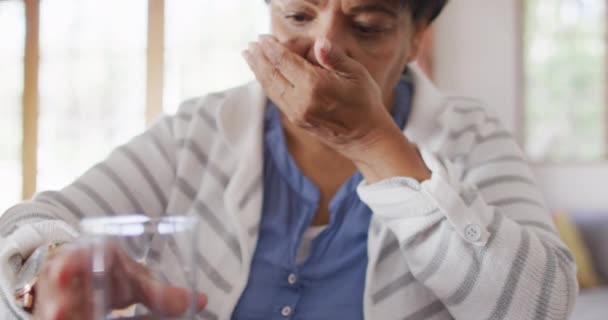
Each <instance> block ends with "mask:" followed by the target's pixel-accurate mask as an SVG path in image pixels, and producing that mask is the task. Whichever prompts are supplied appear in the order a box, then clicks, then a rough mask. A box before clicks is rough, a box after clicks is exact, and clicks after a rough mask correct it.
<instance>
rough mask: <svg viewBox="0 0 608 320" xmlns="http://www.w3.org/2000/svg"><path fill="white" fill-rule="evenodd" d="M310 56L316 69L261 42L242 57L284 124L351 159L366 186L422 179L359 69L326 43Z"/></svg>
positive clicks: (267, 40)
mask: <svg viewBox="0 0 608 320" xmlns="http://www.w3.org/2000/svg"><path fill="white" fill-rule="evenodd" d="M314 52H315V57H316V60H317V61H318V64H319V65H314V64H312V63H310V62H308V61H307V60H306V59H304V58H303V57H301V56H299V55H297V54H295V53H293V52H291V51H290V50H289V49H287V48H286V47H284V46H283V45H282V44H280V43H279V42H278V41H277V40H276V39H275V38H274V37H272V36H261V37H260V41H259V42H257V43H252V44H250V47H249V49H248V50H247V51H245V52H244V53H243V55H244V57H245V59H246V60H247V62H248V64H249V66H250V67H251V69H252V70H253V72H254V73H255V75H256V78H257V79H258V81H259V82H260V83H261V84H262V86H263V87H264V89H265V91H266V94H267V95H268V96H269V97H270V99H272V101H273V102H274V103H275V104H276V105H277V106H278V107H279V108H280V109H281V111H282V112H283V114H285V116H286V117H287V118H288V119H289V121H290V122H292V123H294V124H295V125H297V126H299V127H301V128H304V129H305V130H306V131H308V132H309V133H311V134H313V135H314V136H316V137H317V138H318V139H319V140H320V141H321V142H323V143H325V144H326V145H328V146H330V147H331V148H332V149H334V150H336V151H338V152H340V153H341V154H342V155H344V156H345V157H347V158H349V159H351V160H352V161H353V162H354V163H355V165H357V167H358V168H359V169H360V170H361V172H362V173H363V175H364V176H365V178H366V179H367V180H368V182H374V181H377V180H381V179H385V178H389V177H393V176H410V177H414V178H416V179H418V180H420V181H421V180H425V179H427V178H428V177H429V176H430V172H429V170H428V169H427V168H426V166H425V165H424V162H423V161H422V159H421V157H420V155H419V153H418V151H417V148H416V147H415V146H414V145H413V144H411V143H409V141H408V140H407V139H406V138H405V136H404V135H403V133H402V132H401V130H400V129H399V128H398V127H397V126H396V125H395V123H394V122H393V120H392V118H391V116H390V114H389V113H388V111H387V109H386V107H385V106H384V103H383V97H382V92H381V90H380V88H379V87H378V85H377V83H376V82H375V81H374V79H373V78H372V77H371V75H370V74H369V73H368V72H367V70H366V69H365V67H364V66H363V65H361V64H360V63H358V62H357V61H355V60H354V59H351V58H350V57H348V56H347V55H346V53H345V52H343V51H342V50H341V49H340V48H337V47H335V46H332V44H331V43H330V42H329V41H328V40H326V39H323V40H319V41H316V42H315V47H314Z"/></svg>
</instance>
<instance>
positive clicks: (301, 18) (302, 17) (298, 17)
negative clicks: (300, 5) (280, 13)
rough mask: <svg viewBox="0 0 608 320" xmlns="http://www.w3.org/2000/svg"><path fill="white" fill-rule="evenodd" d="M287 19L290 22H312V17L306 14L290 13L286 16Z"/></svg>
mask: <svg viewBox="0 0 608 320" xmlns="http://www.w3.org/2000/svg"><path fill="white" fill-rule="evenodd" d="M285 18H287V19H288V20H293V21H294V22H297V23H303V22H307V21H310V20H311V18H310V16H308V15H307V14H304V13H290V14H287V15H285Z"/></svg>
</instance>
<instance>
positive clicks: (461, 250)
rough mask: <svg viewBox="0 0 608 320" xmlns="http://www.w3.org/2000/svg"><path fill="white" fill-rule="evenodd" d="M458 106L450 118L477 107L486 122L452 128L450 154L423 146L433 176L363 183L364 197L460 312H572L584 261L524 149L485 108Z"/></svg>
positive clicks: (428, 282) (420, 274) (424, 278)
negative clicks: (555, 216)
mask: <svg viewBox="0 0 608 320" xmlns="http://www.w3.org/2000/svg"><path fill="white" fill-rule="evenodd" d="M455 110H457V108H452V109H451V110H448V111H447V112H446V114H445V117H444V120H445V121H444V122H446V123H449V122H450V121H456V122H460V123H462V121H460V120H459V119H456V118H457V117H464V116H469V117H471V115H472V113H475V112H476V113H478V114H477V116H479V115H480V114H479V113H481V114H482V115H483V116H482V117H481V118H482V119H485V120H484V122H482V123H480V124H478V125H477V124H476V125H473V126H470V127H468V128H466V127H465V129H464V130H463V129H462V128H460V129H458V130H454V129H447V130H446V134H445V135H444V138H445V140H444V142H443V144H444V150H450V151H449V153H450V154H448V155H447V156H436V155H431V154H428V153H423V155H424V160H425V162H426V164H427V165H428V166H429V167H430V169H431V171H432V177H431V178H430V180H426V181H424V182H422V183H418V182H417V181H416V180H415V179H409V178H393V179H388V180H384V181H381V182H378V183H375V184H371V185H365V184H363V185H362V186H361V187H360V188H359V195H360V197H361V199H362V200H363V201H365V202H366V203H367V204H368V205H369V206H370V207H371V208H372V210H373V212H374V214H375V215H376V216H377V217H379V218H380V219H381V221H383V222H384V223H385V224H386V225H387V226H388V228H389V229H390V230H391V231H392V232H393V233H394V234H395V235H396V237H397V238H398V240H399V243H400V247H401V249H402V252H403V254H404V255H405V256H406V260H407V262H408V264H409V267H410V270H411V272H412V274H413V276H414V277H415V278H416V279H417V280H418V281H420V282H421V283H423V284H424V285H425V286H426V287H428V288H429V289H430V290H431V291H433V293H434V294H435V295H436V296H437V297H438V298H439V299H440V300H441V302H442V304H443V305H444V306H445V307H446V308H447V309H448V310H449V312H450V313H451V315H452V316H453V317H455V318H456V319H493V320H495V319H567V318H568V315H569V314H570V312H571V311H572V308H573V306H574V301H575V298H576V296H577V292H578V285H577V282H576V266H575V264H574V261H573V259H572V256H571V255H570V253H569V251H568V249H567V248H566V247H565V246H564V244H563V243H562V242H561V241H560V239H559V238H558V236H557V234H556V232H555V230H554V227H553V223H552V222H551V216H550V214H549V212H548V210H547V209H546V207H545V206H544V204H543V200H542V196H541V192H540V190H539V189H538V187H537V186H536V183H535V181H534V177H533V174H532V171H531V170H530V168H529V166H528V165H527V163H526V161H525V160H524V157H523V154H522V152H521V151H520V149H519V148H518V147H517V145H516V143H515V141H514V139H513V138H512V137H511V135H509V134H507V133H506V132H505V131H504V130H503V129H502V127H501V126H500V125H499V124H497V123H498V122H497V121H496V118H495V117H492V116H489V115H488V114H487V111H485V109H483V108H479V107H476V108H474V109H465V110H459V111H458V112H456V111H455ZM490 122H491V123H490ZM489 127H491V128H493V129H491V130H487V128H489ZM481 128H484V129H485V130H481ZM481 131H483V133H482V132H481ZM471 138H472V141H474V143H473V144H472V146H471V147H467V145H469V146H470V145H471V143H470V141H471ZM467 141H469V142H467Z"/></svg>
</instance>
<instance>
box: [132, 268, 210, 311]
mask: <svg viewBox="0 0 608 320" xmlns="http://www.w3.org/2000/svg"><path fill="white" fill-rule="evenodd" d="M139 286H140V289H141V290H139V292H140V294H141V296H140V297H139V298H140V300H141V301H140V302H141V303H143V304H144V305H145V306H147V307H148V308H150V309H151V310H152V311H154V312H156V313H160V314H163V315H165V316H171V317H176V316H181V315H184V314H185V313H186V312H187V311H189V308H190V307H191V306H192V303H193V302H194V303H195V308H196V309H195V312H196V313H198V312H200V311H203V309H204V308H205V307H206V306H207V296H206V295H204V294H202V293H197V294H196V295H195V296H193V295H192V294H191V293H190V291H188V290H187V289H184V288H178V287H175V286H171V285H167V284H163V283H161V282H159V281H158V280H156V279H153V278H150V277H146V278H142V279H141V280H140V283H139ZM192 299H195V301H192Z"/></svg>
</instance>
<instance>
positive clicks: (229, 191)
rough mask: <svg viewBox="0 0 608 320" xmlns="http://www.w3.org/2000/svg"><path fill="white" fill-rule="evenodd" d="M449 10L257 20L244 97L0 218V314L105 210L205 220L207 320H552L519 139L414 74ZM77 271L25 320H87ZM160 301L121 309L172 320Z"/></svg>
mask: <svg viewBox="0 0 608 320" xmlns="http://www.w3.org/2000/svg"><path fill="white" fill-rule="evenodd" d="M445 2H446V1H445V0H432V1H431V0H394V1H386V0H384V1H383V0H273V1H270V4H269V5H270V10H271V13H272V14H271V16H272V36H262V37H260V39H259V41H257V42H254V43H252V44H251V45H250V46H249V48H248V49H247V50H246V51H245V52H244V53H243V56H244V58H245V59H246V61H247V62H248V64H249V66H250V67H251V69H252V70H253V72H254V73H255V75H256V78H257V80H258V81H257V82H254V83H251V84H248V85H246V86H243V87H239V88H236V89H232V90H229V91H226V92H222V93H218V94H213V95H210V96H208V97H205V98H201V99H194V100H190V101H187V102H185V103H184V104H183V105H182V106H181V108H180V110H179V112H178V113H177V115H175V116H171V117H165V118H163V119H162V120H161V121H159V122H158V123H157V124H156V125H154V126H153V127H152V128H150V129H149V130H148V131H147V132H146V133H144V134H142V135H141V136H139V137H137V138H135V139H134V140H133V141H131V142H130V143H129V144H127V145H126V146H123V147H121V148H119V149H117V150H116V151H115V152H114V153H113V154H112V155H111V156H110V157H109V158H108V159H107V160H105V161H104V162H102V163H100V164H99V165H97V166H95V167H94V168H93V169H91V170H90V171H89V172H87V173H86V174H85V175H84V176H82V177H81V178H80V179H78V180H77V181H76V182H75V183H74V184H72V185H70V186H68V187H67V188H65V189H64V190H62V191H60V192H45V193H41V194H40V195H38V196H37V197H36V198H35V199H34V200H33V201H31V202H26V203H23V204H20V205H18V206H16V207H14V208H12V209H11V210H9V211H8V212H7V213H6V214H5V215H4V216H3V217H2V220H1V221H0V228H1V229H0V231H1V232H2V237H3V241H2V245H1V246H2V247H1V256H0V257H1V258H2V263H3V266H2V274H1V283H2V293H3V294H2V297H3V299H0V301H2V304H1V306H2V307H1V308H2V312H3V314H8V317H9V318H11V317H18V316H19V315H22V314H23V313H22V312H21V311H20V310H18V308H17V307H16V306H15V305H14V304H13V303H12V302H10V301H9V299H8V298H7V297H8V296H9V295H10V294H11V293H12V292H13V289H14V283H15V277H16V274H17V272H18V271H19V266H20V265H21V262H22V260H23V258H24V257H27V256H28V255H29V254H30V253H31V252H32V251H33V250H34V249H36V248H37V247H40V246H44V245H46V244H47V243H50V242H67V241H71V240H73V239H74V238H76V237H77V236H78V231H77V227H76V226H77V223H78V221H79V220H80V219H81V218H82V217H83V216H85V215H103V214H107V208H110V209H111V211H112V212H114V213H123V212H145V213H146V214H148V215H150V216H162V215H165V214H169V213H172V212H188V213H195V214H198V215H200V216H201V220H202V222H203V223H202V225H201V230H200V233H201V234H202V235H204V236H203V240H204V241H201V242H200V253H201V256H202V258H201V260H200V261H199V262H200V263H203V264H205V265H206V266H205V267H204V268H201V269H202V271H203V272H202V282H203V285H202V287H201V290H202V291H204V293H205V294H206V295H204V296H203V295H201V296H200V297H199V298H200V301H199V308H200V309H203V308H204V310H202V311H201V316H202V318H206V319H230V318H232V319H283V318H298V319H363V318H365V319H452V318H455V319H566V318H567V317H568V314H569V313H570V311H571V309H572V307H573V304H574V299H575V296H576V294H577V289H578V287H577V283H576V280H575V265H574V263H573V260H572V257H571V255H570V253H569V252H568V250H567V249H566V248H565V247H564V245H563V244H562V243H561V242H560V240H559V238H558V237H557V236H556V234H555V231H554V227H553V225H552V223H551V219H550V216H549V214H548V212H547V210H546V208H545V206H544V205H543V204H542V199H541V195H540V192H539V190H538V188H537V187H536V186H535V183H534V182H533V181H534V180H533V178H532V172H531V170H530V169H529V167H528V166H527V164H526V163H525V161H524V160H523V156H522V153H521V151H520V150H519V148H518V147H517V146H516V143H515V141H514V139H513V138H512V136H511V135H510V134H509V133H507V132H506V131H505V130H504V129H503V128H502V126H501V124H500V122H499V120H498V119H497V118H496V117H495V116H494V115H493V114H492V112H490V111H489V110H487V109H485V108H484V107H482V106H481V105H479V104H478V103H477V102H475V101H474V100H470V99H464V98H454V97H448V96H444V95H442V94H441V93H440V92H438V90H437V89H436V88H434V87H433V85H432V84H431V83H430V81H429V80H428V79H427V78H426V77H425V76H424V75H423V74H422V73H421V72H420V71H419V70H418V68H417V67H416V66H414V65H410V64H409V63H410V62H412V61H413V59H414V57H416V55H417V52H418V49H419V45H420V41H421V38H422V34H423V33H424V31H425V29H426V28H427V27H428V26H429V25H430V24H431V22H432V21H433V19H434V18H435V17H436V16H437V15H438V14H439V12H440V11H441V9H442V8H443V6H444V5H445ZM403 70H406V71H405V76H404V75H403V72H402V71H403ZM104 209H106V210H104ZM117 254H119V253H117ZM82 255H83V253H82V249H79V248H77V247H73V246H69V245H66V246H63V247H61V248H60V249H58V250H56V251H55V252H54V253H53V254H52V256H51V257H50V258H49V259H47V260H46V262H45V265H44V266H43V268H42V270H41V273H40V274H39V281H38V284H37V289H36V300H35V301H36V305H35V308H34V313H35V316H36V318H37V319H81V318H85V317H86V310H85V309H86V308H83V307H82V303H81V298H80V297H82V289H81V288H80V286H78V282H75V283H76V284H74V281H73V280H70V279H73V278H74V277H76V275H77V274H78V270H79V268H82V259H81V258H82ZM209 257H213V258H209ZM9 266H11V267H9ZM130 268H137V267H136V266H126V267H124V269H126V270H122V269H121V270H118V271H117V273H118V274H121V275H123V276H124V277H125V278H126V279H125V281H131V282H129V283H134V284H135V286H136V287H137V286H140V287H143V286H144V285H145V283H146V281H147V280H146V279H140V278H139V277H138V276H137V272H132V270H130ZM129 275H133V276H129ZM129 277H131V278H129ZM166 292H167V297H164V298H165V299H163V301H165V302H166V301H169V302H166V303H164V304H160V305H159V304H155V303H154V301H150V300H149V299H146V297H142V296H137V295H133V296H123V297H120V298H121V299H123V300H124V301H142V302H143V303H145V304H148V305H149V306H152V307H155V308H159V309H162V310H163V311H164V312H166V313H178V312H179V310H181V309H182V308H183V307H184V306H183V305H181V304H180V303H179V301H181V300H180V299H178V300H176V301H172V300H171V298H172V297H182V296H180V295H182V294H183V292H180V291H179V290H177V289H174V288H167V291H166Z"/></svg>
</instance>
